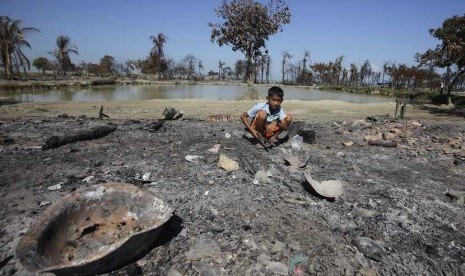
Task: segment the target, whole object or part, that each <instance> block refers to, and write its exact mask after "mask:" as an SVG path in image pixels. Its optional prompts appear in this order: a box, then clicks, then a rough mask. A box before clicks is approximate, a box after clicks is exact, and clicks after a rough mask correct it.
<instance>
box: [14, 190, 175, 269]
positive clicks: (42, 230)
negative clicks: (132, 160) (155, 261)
mask: <svg viewBox="0 0 465 276" xmlns="http://www.w3.org/2000/svg"><path fill="white" fill-rule="evenodd" d="M172 213H173V209H172V208H170V207H169V206H168V205H167V204H166V203H165V202H164V201H163V200H162V199H160V198H159V197H157V196H156V195H154V194H153V193H151V192H150V191H148V190H146V189H143V188H139V187H137V186H134V185H132V184H123V183H106V184H101V185H96V186H92V187H88V188H84V189H80V190H76V191H75V192H73V193H70V194H68V195H66V196H64V197H62V198H61V199H59V200H58V201H57V202H55V203H54V204H53V205H51V206H50V207H49V208H47V209H46V210H45V211H44V213H43V214H42V216H41V217H40V218H39V219H38V221H37V222H36V223H34V224H33V225H32V226H31V228H30V229H29V230H28V231H27V232H26V233H25V234H24V235H23V236H22V238H21V240H20V241H19V244H18V247H17V249H16V255H17V256H18V258H19V260H20V262H21V264H22V265H23V266H24V267H25V268H26V269H27V270H29V271H30V272H39V273H40V272H50V273H55V274H57V275H92V274H99V273H104V272H108V271H112V270H114V269H116V268H119V267H121V266H122V265H125V264H127V263H128V262H129V261H131V260H133V259H134V258H135V257H137V256H140V254H141V253H143V252H144V251H145V250H147V249H148V248H149V247H150V246H151V245H152V244H154V241H155V240H156V238H157V236H158V234H159V233H160V232H161V230H162V226H163V225H164V223H165V222H167V221H168V220H169V219H170V218H171V216H172Z"/></svg>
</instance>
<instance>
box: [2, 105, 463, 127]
mask: <svg viewBox="0 0 465 276" xmlns="http://www.w3.org/2000/svg"><path fill="white" fill-rule="evenodd" d="M254 103H256V101H208V100H139V101H110V102H98V103H96V102H58V103H19V104H15V105H4V106H0V118H17V117H34V116H46V117H50V116H52V117H54V116H57V115H61V114H67V115H70V116H79V115H86V116H87V117H97V116H98V112H99V110H100V106H101V105H103V106H104V113H105V114H107V115H109V116H110V118H113V119H156V118H160V117H161V114H162V112H163V110H164V108H165V107H174V108H176V109H180V110H183V111H184V118H195V119H204V120H205V119H206V118H207V116H208V115H213V114H230V115H232V116H233V117H236V118H237V119H238V117H239V116H240V114H241V113H242V112H243V111H246V110H248V109H249V108H250V107H251V106H252V105H253V104H254ZM283 107H284V109H285V110H286V112H289V113H292V114H293V115H294V117H295V118H296V120H298V121H308V122H332V121H342V120H357V119H365V118H367V117H368V116H373V115H387V114H389V115H390V116H394V113H395V103H393V102H391V103H373V104H352V103H346V102H341V101H329V100H327V101H298V100H290V101H284V103H283ZM449 110H450V109H449V108H447V107H437V106H429V105H422V106H416V105H408V106H407V113H406V114H407V115H406V116H407V117H409V118H413V119H419V120H420V119H421V120H423V119H427V120H442V119H444V115H448V111H449ZM463 117H464V116H447V120H461V119H462V118H463Z"/></svg>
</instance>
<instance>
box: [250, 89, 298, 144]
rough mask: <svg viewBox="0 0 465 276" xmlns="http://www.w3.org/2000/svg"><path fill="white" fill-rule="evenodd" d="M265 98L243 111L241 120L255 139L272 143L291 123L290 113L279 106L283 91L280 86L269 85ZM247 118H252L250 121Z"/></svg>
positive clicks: (282, 98)
mask: <svg viewBox="0 0 465 276" xmlns="http://www.w3.org/2000/svg"><path fill="white" fill-rule="evenodd" d="M266 99H267V101H266V102H264V103H257V104H255V105H254V106H253V107H252V108H251V109H250V110H249V111H247V112H243V113H242V115H241V121H242V123H243V124H244V125H245V127H246V128H247V131H248V132H250V134H252V136H253V137H254V138H255V139H257V140H260V139H261V138H265V139H267V140H268V141H269V142H270V143H271V144H274V143H275V142H276V139H277V137H278V135H279V134H280V133H281V132H282V131H286V130H287V129H288V127H289V125H290V124H291V123H292V115H291V114H286V113H285V112H284V109H283V108H282V107H281V104H282V103H283V100H284V91H283V90H282V89H281V88H280V87H278V86H273V87H271V88H270V89H269V90H268V96H267V97H266ZM248 118H252V122H251V123H249V120H248Z"/></svg>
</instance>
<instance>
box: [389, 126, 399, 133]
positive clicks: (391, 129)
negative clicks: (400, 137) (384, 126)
mask: <svg viewBox="0 0 465 276" xmlns="http://www.w3.org/2000/svg"><path fill="white" fill-rule="evenodd" d="M389 131H390V132H392V133H395V134H401V133H402V131H401V130H400V129H398V128H396V127H391V128H390V129H389Z"/></svg>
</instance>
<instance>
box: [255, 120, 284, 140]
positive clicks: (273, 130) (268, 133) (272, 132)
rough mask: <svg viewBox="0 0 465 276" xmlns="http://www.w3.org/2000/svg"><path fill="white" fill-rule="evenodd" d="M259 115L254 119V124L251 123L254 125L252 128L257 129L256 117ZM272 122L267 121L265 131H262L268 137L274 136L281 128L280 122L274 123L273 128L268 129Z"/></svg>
mask: <svg viewBox="0 0 465 276" xmlns="http://www.w3.org/2000/svg"><path fill="white" fill-rule="evenodd" d="M256 118H257V117H255V118H254V119H253V120H252V124H251V125H250V126H251V127H252V129H256V128H255V121H256V120H255V119H256ZM269 124H271V123H269V122H266V123H265V133H260V134H261V135H263V137H265V138H266V139H270V138H271V137H273V135H275V133H276V132H277V131H278V130H279V126H278V124H274V126H273V127H271V129H268V125H269Z"/></svg>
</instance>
